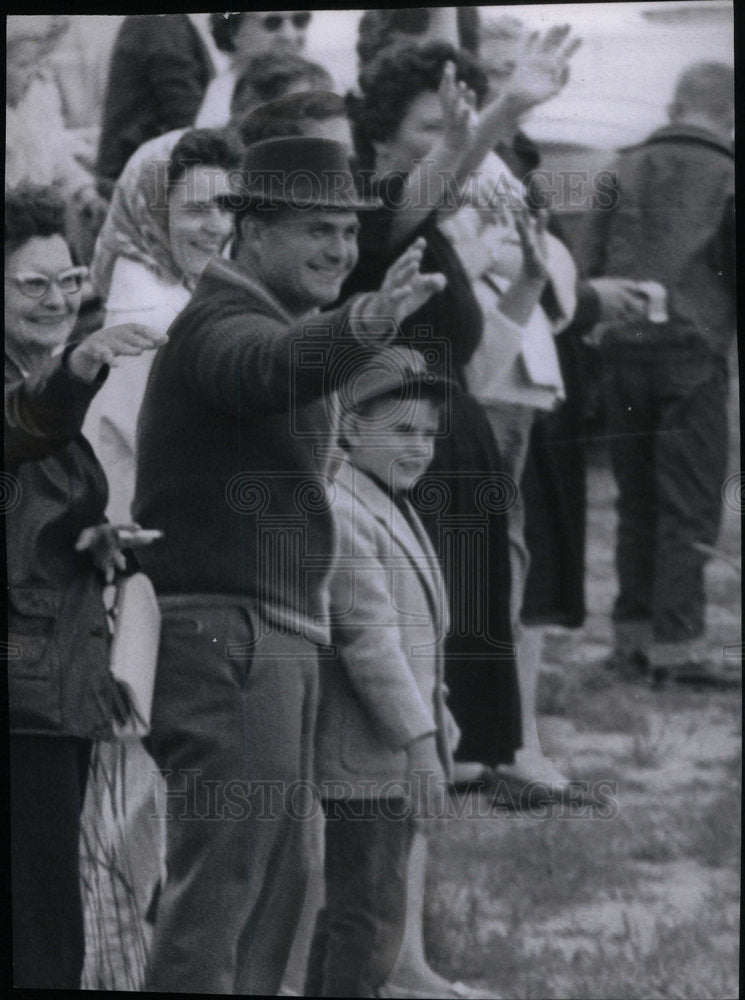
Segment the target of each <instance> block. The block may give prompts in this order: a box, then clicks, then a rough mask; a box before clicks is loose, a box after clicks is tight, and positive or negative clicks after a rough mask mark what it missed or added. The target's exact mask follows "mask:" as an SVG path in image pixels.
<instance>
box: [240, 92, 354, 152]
mask: <svg viewBox="0 0 745 1000" xmlns="http://www.w3.org/2000/svg"><path fill="white" fill-rule="evenodd" d="M345 115H346V108H345V105H344V100H343V98H341V97H340V96H339V95H338V94H334V93H333V92H332V91H330V90H310V91H307V92H305V93H302V94H288V95H287V97H281V98H280V99H279V100H277V101H272V102H271V103H269V104H262V105H261V107H258V108H256V109H255V110H254V111H252V112H251V113H250V114H249V115H248V116H247V117H246V118H244V119H243V121H242V122H241V124H240V125H239V126H238V131H239V133H240V137H241V141H242V142H243V144H244V145H245V146H250V145H251V144H252V143H254V142H260V141H261V140H262V139H278V138H282V137H284V136H294V135H302V134H303V130H302V128H301V125H300V123H301V122H303V121H306V120H307V119H309V118H310V119H313V120H315V121H326V119H328V118H341V117H342V116H345Z"/></svg>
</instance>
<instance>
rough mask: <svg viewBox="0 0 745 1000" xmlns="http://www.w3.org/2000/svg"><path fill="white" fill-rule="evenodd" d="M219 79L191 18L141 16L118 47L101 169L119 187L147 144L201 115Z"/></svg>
mask: <svg viewBox="0 0 745 1000" xmlns="http://www.w3.org/2000/svg"><path fill="white" fill-rule="evenodd" d="M214 75H215V71H214V68H213V64H212V58H211V56H210V53H209V51H208V49H207V45H206V43H205V40H204V39H203V38H202V37H201V36H200V33H199V31H198V30H197V28H196V26H195V25H194V23H193V22H192V20H191V18H190V16H189V15H188V14H135V15H132V16H130V17H127V18H125V19H124V23H123V24H122V26H121V28H120V29H119V34H118V35H117V37H116V42H115V43H114V50H113V52H112V55H111V63H110V66H109V79H108V84H107V87H106V98H105V101H104V108H103V119H102V125H101V138H100V141H99V147H98V161H97V163H96V170H97V173H98V174H99V176H100V177H101V178H102V179H103V180H105V181H108V182H110V183H111V184H113V182H114V181H115V180H117V178H118V177H119V174H121V172H122V170H123V169H124V165H125V163H126V162H127V160H128V159H129V157H130V156H131V155H132V153H134V151H135V150H136V149H138V148H139V147H140V146H141V145H142V144H143V142H146V141H147V140H148V139H153V138H154V137H155V136H156V135H162V134H163V133H164V132H170V131H171V130H172V129H175V128H187V127H188V126H189V125H191V124H193V122H194V119H195V118H196V116H197V112H198V111H199V108H200V105H201V103H202V99H203V97H204V94H205V91H206V90H207V84H208V83H209V82H210V80H211V79H212V77H213V76H214Z"/></svg>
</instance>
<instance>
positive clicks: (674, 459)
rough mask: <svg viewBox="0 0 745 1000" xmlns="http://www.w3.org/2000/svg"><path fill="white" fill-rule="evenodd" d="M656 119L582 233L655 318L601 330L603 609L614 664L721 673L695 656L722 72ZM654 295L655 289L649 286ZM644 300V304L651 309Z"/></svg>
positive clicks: (728, 95)
mask: <svg viewBox="0 0 745 1000" xmlns="http://www.w3.org/2000/svg"><path fill="white" fill-rule="evenodd" d="M668 113H669V118H670V124H669V125H667V126H665V127H663V128H660V129H658V130H657V131H655V132H653V133H652V134H651V135H650V136H649V137H648V138H647V139H646V140H645V141H644V142H642V143H640V144H639V145H637V146H632V147H630V148H628V149H625V150H623V151H622V152H621V154H620V156H619V158H618V160H617V161H616V164H615V170H616V172H617V190H616V192H615V195H616V197H615V200H614V204H613V206H612V207H611V208H610V209H607V210H606V211H602V210H598V211H595V212H593V214H592V218H591V221H590V224H589V227H588V238H589V246H588V259H589V260H590V261H591V262H592V265H591V266H592V271H591V274H592V275H612V276H620V277H627V278H633V279H637V280H644V281H654V282H658V283H659V284H660V285H662V286H663V288H664V290H665V292H666V309H665V304H664V302H663V301H662V300H661V301H660V302H658V303H657V304H656V306H657V308H656V315H655V313H654V312H653V311H652V310H651V309H650V312H649V319H647V320H644V321H635V322H633V321H632V322H627V323H620V322H616V323H608V324H605V325H604V327H603V328H602V330H601V331H600V332H601V334H602V341H601V352H602V355H603V358H604V369H605V371H604V396H605V405H606V419H607V430H608V435H609V442H610V448H611V458H612V462H613V470H614V474H615V477H616V481H617V483H618V489H619V499H618V514H619V527H618V541H617V549H616V563H617V571H618V577H619V595H618V598H617V600H616V603H615V607H614V611H613V619H614V624H615V633H616V635H615V643H616V649H615V653H614V655H613V657H612V658H611V661H610V664H609V665H611V666H614V667H616V668H618V669H620V670H622V671H628V670H629V669H631V670H632V671H634V670H636V671H639V670H641V671H645V670H646V669H648V667H649V664H650V663H651V665H652V668H653V670H654V673H655V676H656V677H657V678H659V679H662V678H664V677H666V676H669V675H670V674H673V675H674V676H675V677H676V678H677V679H678V680H681V681H686V680H690V681H694V682H697V683H699V684H710V683H711V684H719V683H727V682H728V679H727V678H726V677H725V676H724V674H723V673H722V671H721V670H718V669H716V668H715V667H714V666H713V665H712V664H708V663H707V662H706V661H705V659H704V656H703V651H702V646H701V642H702V637H703V633H704V613H705V605H706V601H705V593H704V563H705V559H706V557H705V555H704V554H703V553H702V551H701V549H700V548H699V545H704V546H711V545H712V544H714V542H715V541H716V537H717V533H718V530H719V524H720V517H721V490H722V485H723V480H724V475H725V471H726V462H727V411H726V403H727V388H728V377H727V354H728V351H729V349H730V346H731V342H732V337H733V335H734V332H735V281H734V278H735V273H734V154H733V148H732V141H731V139H732V130H733V126H734V76H733V71H732V69H731V68H729V67H727V66H725V65H723V64H721V63H697V64H695V65H693V66H691V67H689V68H688V69H687V70H686V71H685V72H684V73H683V74H682V76H681V77H680V79H679V81H678V83H677V87H676V90H675V95H674V98H673V102H672V104H671V105H670V106H669V108H668ZM660 298H661V295H660ZM652 304H653V303H650V305H652Z"/></svg>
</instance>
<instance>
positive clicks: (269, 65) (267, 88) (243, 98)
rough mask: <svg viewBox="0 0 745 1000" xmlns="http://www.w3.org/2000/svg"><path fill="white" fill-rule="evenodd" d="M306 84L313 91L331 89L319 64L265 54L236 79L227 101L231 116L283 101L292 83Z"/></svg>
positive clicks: (296, 58) (294, 56)
mask: <svg viewBox="0 0 745 1000" xmlns="http://www.w3.org/2000/svg"><path fill="white" fill-rule="evenodd" d="M299 81H306V82H307V83H308V84H309V85H310V87H311V89H313V90H329V89H331V87H333V85H334V81H333V80H332V79H331V76H330V74H329V73H327V72H326V70H325V69H324V68H323V66H321V65H320V64H319V63H315V62H311V61H310V60H309V59H303V58H302V56H296V55H291V54H287V55H278V54H277V53H274V52H264V53H262V54H261V55H258V56H254V58H253V59H250V60H249V61H248V63H247V64H246V67H245V69H244V70H243V72H242V73H241V75H240V76H239V77H238V80H237V81H236V84H235V87H234V88H233V96H232V98H231V100H230V114H231V116H236V115H240V114H241V111H242V109H243V108H245V107H247V106H253V105H255V104H257V103H260V104H266V103H267V101H276V100H278V99H279V98H280V97H283V96H284V95H285V94H286V93H287V91H288V89H289V88H290V87H291V86H292V84H293V83H298V82H299Z"/></svg>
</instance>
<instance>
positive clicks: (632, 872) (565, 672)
mask: <svg viewBox="0 0 745 1000" xmlns="http://www.w3.org/2000/svg"><path fill="white" fill-rule="evenodd" d="M737 412H738V411H737V395H736V393H735V394H734V395H733V399H732V416H733V427H734V428H737ZM738 469H739V437H738V436H736V435H734V434H733V441H732V448H731V468H730V473H731V474H732V475H735V474H737V473H738ZM735 483H736V480H732V481H731V483H730V487H729V489H730V493H729V496H728V500H729V503H728V504H725V509H724V514H725V519H724V524H723V528H722V533H721V536H720V540H719V543H718V548H719V549H720V550H721V551H722V552H723V553H724V554H726V555H727V556H728V557H729V558H730V559H731V560H734V561H735V562H737V561H739V559H740V511H741V490H740V493H739V494H736V493H735V489H734V484H735ZM588 488H589V517H588V560H587V596H588V606H589V614H588V621H587V623H586V625H585V627H584V629H583V630H582V631H581V632H578V633H560V632H553V633H551V634H548V635H546V637H545V647H544V662H545V665H546V667H547V668H548V670H549V672H548V673H547V674H546V675H545V676H544V677H543V678H542V681H541V684H540V685H539V694H538V704H539V709H540V710H541V713H542V714H541V717H540V720H539V724H540V727H541V737H542V741H543V744H544V749H545V750H546V751H547V752H548V753H549V754H550V755H551V756H552V757H553V758H554V759H555V760H556V762H557V764H558V765H559V766H560V767H561V768H562V770H563V771H564V773H566V774H567V775H568V776H569V777H571V778H573V779H576V780H579V781H585V782H588V784H589V785H592V786H594V787H595V788H596V790H597V789H600V790H601V792H602V795H601V796H600V799H601V800H602V802H601V807H600V808H596V809H594V810H587V809H585V810H584V811H583V810H580V809H576V808H575V809H566V808H560V807H554V808H553V810H550V809H549V810H547V809H541V808H540V807H538V808H536V809H535V810H534V815H532V816H518V815H516V814H514V813H509V812H505V811H499V810H491V811H490V810H489V808H488V805H487V803H486V800H484V799H483V798H482V799H481V800H480V802H479V804H480V806H481V807H482V809H481V811H482V812H484V813H486V814H485V815H480V814H479V815H473V814H471V815H468V810H467V809H466V813H465V814H463V815H461V816H460V817H459V818H457V817H456V818H452V819H450V820H447V821H446V822H445V823H444V824H442V827H441V828H440V829H439V830H438V831H436V833H435V835H434V839H433V842H432V855H431V857H432V861H431V866H430V892H429V899H428V904H427V937H428V948H429V953H430V957H431V960H432V963H433V965H434V966H435V967H436V968H437V969H438V971H439V972H441V973H442V974H443V975H446V976H448V977H450V978H451V979H461V980H463V981H465V982H468V983H472V984H473V985H474V986H478V987H480V988H482V989H489V990H494V991H495V992H497V993H499V994H500V995H501V996H503V997H518V998H533V997H535V998H543V1000H552V998H585V997H586V998H598V1000H599V998H605V997H607V998H621V1000H625V998H638V1000H641V998H644V1000H646V998H650V1000H652V998H668V997H669V998H677V997H680V998H683V997H686V998H688V997H690V998H726V1000H729V998H734V997H737V996H739V983H738V960H739V909H740V868H739V865H740V801H741V736H742V726H741V700H740V697H739V693H736V694H732V693H717V692H707V693H701V692H691V691H686V690H683V689H680V690H670V691H652V690H651V689H650V688H649V687H648V686H647V685H646V684H641V683H636V684H633V683H618V682H616V683H613V682H611V681H610V679H609V678H608V676H607V675H606V674H604V672H603V669H602V667H601V666H600V663H601V661H602V658H603V656H604V655H606V654H607V651H608V647H609V642H610V622H609V612H610V608H611V603H612V600H613V595H614V588H615V583H614V579H613V554H612V549H611V547H610V545H609V539H610V538H612V537H613V533H614V529H615V515H614V510H613V497H614V487H613V481H612V477H611V475H610V472H609V470H608V467H607V462H606V461H605V458H604V455H603V454H602V451H600V450H599V451H598V452H597V454H595V455H594V457H593V461H592V463H591V468H590V472H589V483H588ZM733 496H739V497H740V500H739V506H738V503H736V502H735V503H733V502H732V497H733ZM707 590H708V594H709V600H710V605H709V609H708V626H709V627H708V633H709V636H710V638H709V646H710V653H711V655H712V656H718V657H732V656H738V655H739V652H740V649H741V646H740V644H741V615H740V580H739V578H738V574H737V572H736V570H735V569H734V568H733V566H732V565H730V564H729V563H727V562H726V561H725V560H723V559H714V560H712V561H711V563H710V564H709V568H708V570H707ZM460 808H461V809H464V808H465V807H464V806H463V804H462V803H460ZM475 811H476V810H475V808H472V810H471V812H472V813H474V812H475Z"/></svg>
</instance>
